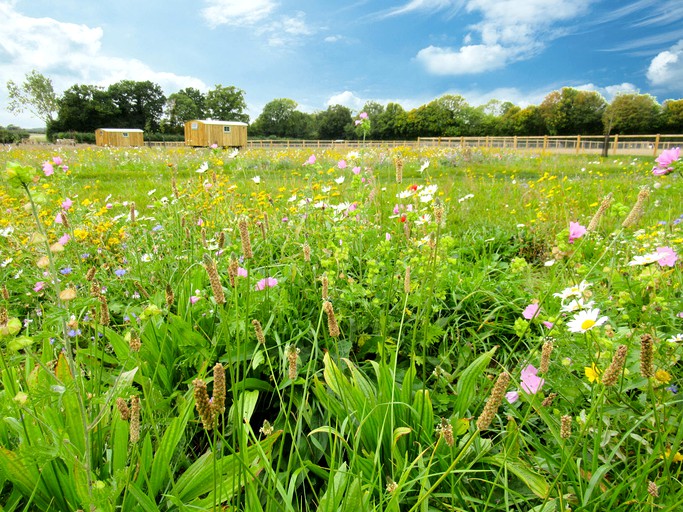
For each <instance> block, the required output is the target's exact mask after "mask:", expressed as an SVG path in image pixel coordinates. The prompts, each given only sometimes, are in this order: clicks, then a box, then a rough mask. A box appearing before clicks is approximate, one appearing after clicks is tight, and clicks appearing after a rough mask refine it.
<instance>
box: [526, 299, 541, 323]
mask: <svg viewBox="0 0 683 512" xmlns="http://www.w3.org/2000/svg"><path fill="white" fill-rule="evenodd" d="M539 311H541V306H540V305H539V304H538V303H536V302H534V303H532V304H529V305H528V306H527V307H526V308H525V309H524V311H522V316H523V317H524V318H526V319H527V320H531V319H532V318H534V317H535V316H536V315H538V313H539Z"/></svg>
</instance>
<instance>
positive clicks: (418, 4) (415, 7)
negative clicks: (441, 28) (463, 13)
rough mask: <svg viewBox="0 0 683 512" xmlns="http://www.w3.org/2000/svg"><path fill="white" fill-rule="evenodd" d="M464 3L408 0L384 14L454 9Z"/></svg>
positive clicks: (455, 0) (438, 0)
mask: <svg viewBox="0 0 683 512" xmlns="http://www.w3.org/2000/svg"><path fill="white" fill-rule="evenodd" d="M464 3H465V0H410V1H409V2H408V3H407V4H405V5H402V6H400V7H396V8H395V9H391V10H390V11H388V12H386V13H385V14H384V16H398V15H400V14H407V13H410V12H415V11H441V10H443V9H447V8H449V7H451V8H452V9H453V10H454V11H455V10H457V9H459V8H460V7H461V6H462V5H463V4H464Z"/></svg>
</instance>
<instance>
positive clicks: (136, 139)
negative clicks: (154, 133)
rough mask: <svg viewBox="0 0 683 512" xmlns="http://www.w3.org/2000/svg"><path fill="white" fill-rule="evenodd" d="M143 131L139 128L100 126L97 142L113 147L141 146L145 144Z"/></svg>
mask: <svg viewBox="0 0 683 512" xmlns="http://www.w3.org/2000/svg"><path fill="white" fill-rule="evenodd" d="M142 134H143V131H142V130H139V129H137V128H98V129H97V130H95V144H97V145H98V146H112V147H129V146H134V147H140V146H144V145H145V141H144V138H143V135H142Z"/></svg>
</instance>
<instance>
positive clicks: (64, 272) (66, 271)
mask: <svg viewBox="0 0 683 512" xmlns="http://www.w3.org/2000/svg"><path fill="white" fill-rule="evenodd" d="M71 272H73V269H72V268H71V267H64V268H63V269H61V270H60V271H59V273H60V274H62V275H63V276H68V275H69V274H71Z"/></svg>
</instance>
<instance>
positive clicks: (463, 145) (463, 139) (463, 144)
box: [460, 137, 465, 148]
mask: <svg viewBox="0 0 683 512" xmlns="http://www.w3.org/2000/svg"><path fill="white" fill-rule="evenodd" d="M460 147H461V148H464V147H465V137H460Z"/></svg>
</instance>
